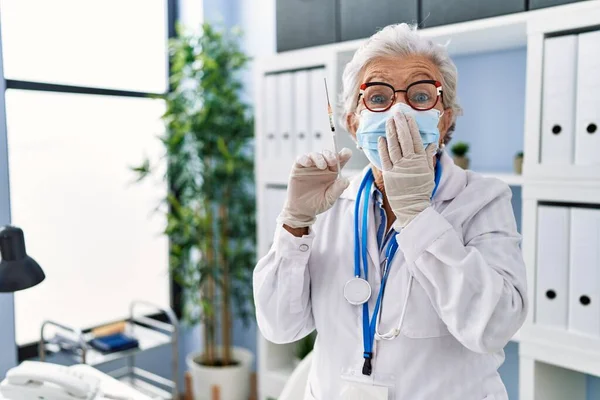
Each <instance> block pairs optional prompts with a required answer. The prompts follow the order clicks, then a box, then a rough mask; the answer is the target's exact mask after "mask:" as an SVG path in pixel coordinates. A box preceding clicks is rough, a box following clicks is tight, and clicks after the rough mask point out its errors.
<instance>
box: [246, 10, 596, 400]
mask: <svg viewBox="0 0 600 400" xmlns="http://www.w3.org/2000/svg"><path fill="white" fill-rule="evenodd" d="M598 26H600V0H590V1H585V2H580V3H574V4H569V5H564V6H558V7H552V8H547V9H542V10H537V11H528V12H524V13H519V14H513V15H508V16H502V17H495V18H489V19H483V20H478V21H472V22H465V23H459V24H453V25H448V26H442V27H436V28H429V29H424V30H421V34H422V35H424V36H426V37H429V38H431V39H432V40H433V41H435V42H437V43H441V44H447V46H448V51H449V53H450V54H451V55H452V56H457V55H466V54H481V53H486V52H492V51H499V50H508V49H514V48H519V47H525V46H526V47H527V73H526V76H527V83H526V92H527V96H526V110H525V120H526V123H525V126H524V135H523V141H524V153H525V164H524V170H523V175H515V174H512V173H506V172H490V171H483V172H482V173H483V174H484V175H487V176H492V177H495V178H498V179H501V180H503V181H505V182H506V183H507V184H508V185H510V186H512V187H521V188H522V200H523V202H522V203H523V208H522V226H523V239H524V240H523V252H524V257H525V261H526V264H527V273H528V284H529V287H528V289H529V293H528V294H529V298H530V304H531V306H530V310H533V309H534V304H533V301H534V298H535V295H534V293H535V279H534V278H535V276H536V254H535V251H536V250H535V246H536V235H537V232H536V224H537V221H536V214H537V204H538V202H539V201H559V202H583V203H596V204H600V167H599V168H595V169H594V168H589V167H580V166H566V167H562V166H561V167H548V166H545V165H541V164H539V163H538V160H539V147H540V115H541V114H540V108H541V76H542V69H541V65H542V64H541V63H542V55H543V39H544V37H545V36H546V35H551V34H555V33H560V32H563V31H578V30H581V29H588V28H591V27H598ZM362 43H363V41H362V40H357V41H349V42H343V43H336V44H330V45H325V46H318V47H314V48H308V49H301V50H295V51H289V52H284V53H280V54H277V55H274V56H271V57H267V58H264V59H260V60H257V64H256V70H255V73H256V75H255V82H256V87H257V90H256V98H255V105H256V125H255V127H256V144H257V147H256V148H257V152H256V182H257V189H258V191H257V201H258V204H257V213H258V219H257V221H259V224H258V227H257V229H258V236H259V255H260V256H262V255H263V254H265V253H266V251H267V250H268V248H269V247H270V245H271V242H272V238H273V233H274V228H275V226H274V220H275V217H276V216H277V214H278V213H279V211H280V209H281V207H282V205H283V201H284V200H285V187H286V185H287V180H288V175H289V171H290V168H291V165H292V162H293V160H294V157H295V155H297V154H295V153H294V151H290V149H293V148H294V147H297V148H302V149H303V150H312V149H313V147H311V146H316V143H318V145H320V148H318V149H317V148H316V147H314V150H321V149H322V148H329V149H332V148H333V143H332V139H331V136H330V133H329V128H328V123H327V115H326V114H325V109H324V106H322V105H319V107H322V108H319V107H316V108H315V107H312V109H310V110H308V111H306V110H301V109H300V108H299V105H298V104H295V107H294V113H293V115H287V114H285V113H284V112H281V110H280V109H279V108H280V107H281V102H280V101H279V99H278V95H277V93H275V92H272V86H270V83H269V82H272V80H273V79H279V77H282V79H288V77H287V76H286V74H288V75H289V74H292V80H291V81H292V85H294V84H295V83H294V82H296V81H295V79H298V81H299V82H304V81H301V79H305V77H303V76H300V77H297V76H296V75H294V74H295V73H296V72H298V71H303V70H307V71H309V72H308V74H309V76H310V77H312V78H318V79H319V80H320V81H321V83H320V85H323V83H322V81H323V77H325V78H327V83H328V86H329V92H330V95H331V100H332V103H334V104H333V106H334V107H335V106H336V104H337V101H336V100H337V99H336V98H335V95H337V94H338V93H340V91H341V90H340V89H341V74H342V71H343V68H344V66H345V65H346V63H347V62H348V61H349V60H350V59H351V57H352V56H353V54H354V52H355V51H356V50H357V49H358V47H359V46H360V45H361V44H362ZM599 46H600V44H599ZM599 48H600V47H599ZM314 87H317V86H314ZM321 88H323V89H322V90H323V93H316V94H313V93H310V94H309V96H310V99H311V101H319V98H320V97H323V100H324V87H323V86H321ZM318 90H321V89H318ZM300 106H306V105H302V104H301V105H300ZM307 108H310V107H308V106H307ZM319 110H323V111H322V113H321V111H319ZM305 111H306V112H305ZM272 115H276V117H275V118H276V119H275V122H273V121H274V120H272V117H271V116H272ZM297 115H302V117H303V118H307V119H308V120H309V123H308V125H307V127H306V128H305V131H302V132H300V131H294V130H293V128H292V124H291V123H290V124H289V126H288V125H287V122H285V121H286V118H288V117H289V118H297ZM270 118H271V119H270ZM277 121H278V123H280V124H285V125H286V128H285V129H287V130H290V131H285V133H286V134H287V135H286V137H285V139H280V141H279V142H277V143H275V142H273V134H272V132H271V130H273V129H277V127H274V126H273V124H275V125H276V123H277ZM336 126H337V130H338V132H337V140H338V147H339V148H341V147H349V148H351V149H353V150H355V148H356V146H355V144H354V143H353V142H352V140H351V138H350V136H349V135H348V134H346V133H345V132H343V129H341V126H340V124H339V123H337V121H336ZM301 152H303V151H298V153H301ZM366 163H367V161H366V158H364V156H363V155H362V154H360V153H359V152H358V151H354V156H353V157H352V159H351V161H350V163H349V164H348V165H347V167H346V169H345V175H348V176H350V175H354V174H356V173H358V172H360V170H361V169H362V168H363V167H364V166H365V165H366ZM513 341H518V342H520V400H559V399H560V400H565V399H569V400H583V399H585V376H584V375H583V374H582V372H584V373H589V374H593V375H598V376H600V337H599V338H589V337H582V336H580V335H574V334H572V333H568V332H556V331H549V330H547V329H543V328H540V327H537V326H536V325H535V324H534V323H533V311H530V314H529V317H528V319H527V321H526V323H525V326H524V327H523V328H522V329H521V331H520V332H519V333H518V334H517V335H515V338H513ZM293 351H294V345H293V344H285V345H278V344H273V343H270V342H268V341H267V340H265V339H264V338H263V337H262V336H260V335H259V339H258V390H259V399H260V400H266V399H267V398H277V396H278V395H279V393H280V392H281V390H282V388H283V386H284V385H285V382H286V380H287V378H288V377H289V375H290V374H291V371H292V370H293V359H294V356H293ZM565 393H566V394H565ZM582 393H583V394H582Z"/></svg>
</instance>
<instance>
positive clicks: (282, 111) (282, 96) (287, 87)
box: [276, 72, 296, 167]
mask: <svg viewBox="0 0 600 400" xmlns="http://www.w3.org/2000/svg"><path fill="white" fill-rule="evenodd" d="M293 89H294V87H293V81H292V73H291V72H286V73H282V74H279V75H277V96H278V102H277V105H276V108H277V109H278V112H277V114H278V116H277V118H278V121H277V127H278V131H279V140H280V143H281V153H280V154H278V161H279V163H280V165H281V166H282V167H288V166H289V167H291V165H292V162H293V160H294V159H295V157H294V155H295V153H296V151H295V149H294V138H293V136H292V131H293V124H294V109H293V108H294V103H293V99H294V90H293Z"/></svg>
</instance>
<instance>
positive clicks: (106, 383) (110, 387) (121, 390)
mask: <svg viewBox="0 0 600 400" xmlns="http://www.w3.org/2000/svg"><path fill="white" fill-rule="evenodd" d="M70 368H73V369H74V370H76V371H79V372H81V373H84V374H86V375H91V376H94V377H96V378H98V379H100V380H101V382H102V392H103V393H106V394H109V395H115V396H120V397H125V398H130V399H131V400H152V399H151V398H150V397H148V396H146V395H144V394H142V393H140V392H138V391H137V390H135V389H133V388H132V387H130V386H128V385H126V384H125V383H123V382H119V381H118V380H116V379H115V378H113V377H112V376H110V375H107V374H105V373H103V372H101V371H99V370H97V369H96V368H94V367H91V366H89V365H85V364H80V365H74V366H72V367H70ZM104 399H106V398H105V397H104V396H101V397H100V398H99V399H98V400H104Z"/></svg>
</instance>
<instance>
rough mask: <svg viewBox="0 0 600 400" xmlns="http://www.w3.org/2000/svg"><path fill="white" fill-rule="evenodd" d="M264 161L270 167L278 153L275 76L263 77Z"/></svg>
mask: <svg viewBox="0 0 600 400" xmlns="http://www.w3.org/2000/svg"><path fill="white" fill-rule="evenodd" d="M263 101H264V103H263V104H264V107H263V110H264V111H263V112H264V121H265V128H264V129H265V131H264V142H263V145H264V160H263V162H265V166H266V167H272V166H273V161H274V160H275V159H276V157H277V154H278V152H279V141H278V139H279V135H278V134H277V114H278V112H277V104H278V98H277V75H267V76H266V77H265V98H264V100H263Z"/></svg>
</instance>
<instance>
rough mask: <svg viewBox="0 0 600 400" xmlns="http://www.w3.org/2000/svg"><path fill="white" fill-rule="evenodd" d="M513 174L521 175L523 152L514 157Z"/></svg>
mask: <svg viewBox="0 0 600 400" xmlns="http://www.w3.org/2000/svg"><path fill="white" fill-rule="evenodd" d="M514 168H515V173H516V174H517V175H521V174H522V173H523V152H522V151H520V152H518V153H517V154H516V155H515V161H514Z"/></svg>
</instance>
